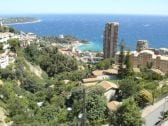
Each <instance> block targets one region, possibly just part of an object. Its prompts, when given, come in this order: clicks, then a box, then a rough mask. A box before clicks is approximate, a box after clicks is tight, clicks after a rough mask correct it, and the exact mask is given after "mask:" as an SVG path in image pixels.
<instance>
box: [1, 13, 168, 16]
mask: <svg viewBox="0 0 168 126" xmlns="http://www.w3.org/2000/svg"><path fill="white" fill-rule="evenodd" d="M13 15H14V16H17V15H21V16H23V15H130V16H168V14H139V13H138V14H127V13H6V14H1V13H0V16H13Z"/></svg>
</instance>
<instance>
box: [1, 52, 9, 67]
mask: <svg viewBox="0 0 168 126" xmlns="http://www.w3.org/2000/svg"><path fill="white" fill-rule="evenodd" d="M8 65H9V56H8V55H7V54H6V53H3V54H0V68H6V67H7V66H8Z"/></svg>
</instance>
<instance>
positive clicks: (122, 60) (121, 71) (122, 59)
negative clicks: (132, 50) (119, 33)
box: [118, 40, 125, 78]
mask: <svg viewBox="0 0 168 126" xmlns="http://www.w3.org/2000/svg"><path fill="white" fill-rule="evenodd" d="M124 50H125V46H124V41H123V40H122V43H121V44H120V54H119V57H118V64H119V69H118V76H119V77H120V78H123V77H124V76H125V69H124V63H125V54H124Z"/></svg>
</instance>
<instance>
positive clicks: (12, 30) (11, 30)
mask: <svg viewBox="0 0 168 126" xmlns="http://www.w3.org/2000/svg"><path fill="white" fill-rule="evenodd" d="M0 32H11V33H16V30H15V29H14V28H12V27H7V26H0Z"/></svg>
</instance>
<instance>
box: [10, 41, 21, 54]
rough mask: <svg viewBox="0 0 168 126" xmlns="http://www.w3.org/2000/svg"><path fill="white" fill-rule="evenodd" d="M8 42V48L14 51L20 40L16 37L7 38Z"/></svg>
mask: <svg viewBox="0 0 168 126" xmlns="http://www.w3.org/2000/svg"><path fill="white" fill-rule="evenodd" d="M8 43H9V45H10V50H11V51H12V52H15V53H16V50H17V49H18V48H19V47H20V42H19V40H18V39H9V40H8Z"/></svg>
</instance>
